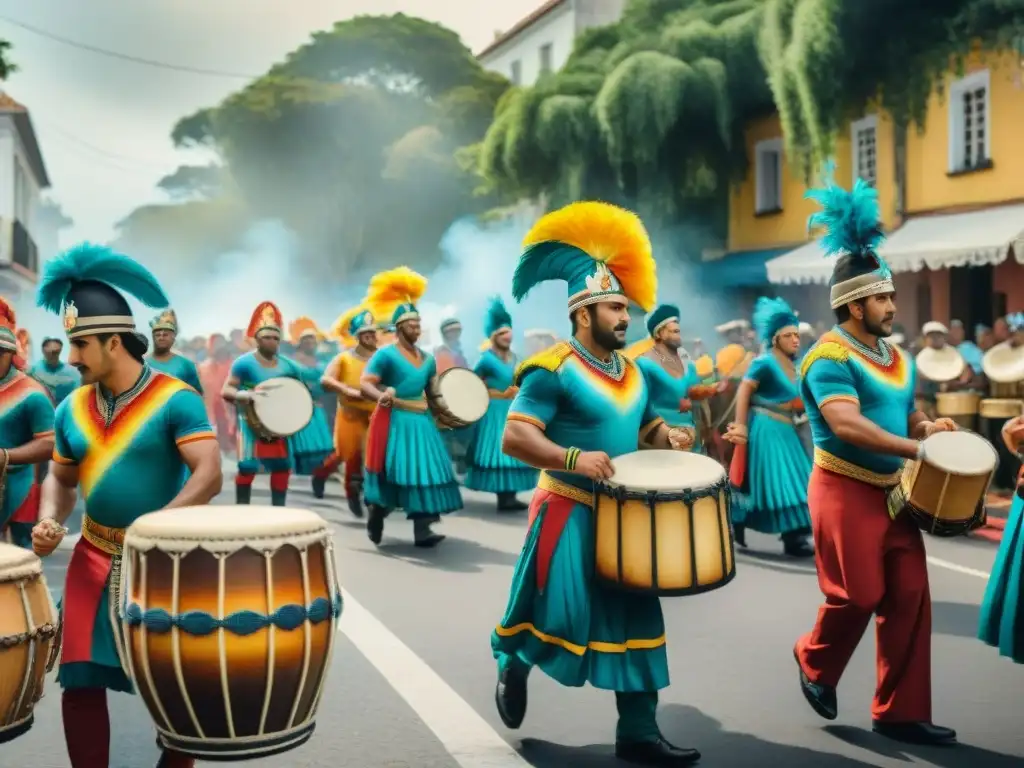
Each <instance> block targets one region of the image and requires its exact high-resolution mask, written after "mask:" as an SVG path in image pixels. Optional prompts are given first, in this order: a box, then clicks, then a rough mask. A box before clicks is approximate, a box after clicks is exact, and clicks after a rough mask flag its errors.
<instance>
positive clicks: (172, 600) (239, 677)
mask: <svg viewBox="0 0 1024 768" xmlns="http://www.w3.org/2000/svg"><path fill="white" fill-rule="evenodd" d="M121 596H122V602H121V607H120V612H121V628H122V633H123V637H124V646H125V649H126V653H125V656H126V662H127V667H128V673H129V675H130V677H131V678H132V680H133V681H134V683H135V686H136V689H137V690H138V692H139V694H140V695H141V697H142V700H143V702H145V705H146V708H147V709H148V710H149V714H150V716H151V717H152V718H153V720H154V721H155V723H156V727H157V733H158V737H159V741H160V743H161V746H164V747H166V748H167V749H170V750H172V751H175V752H180V753H183V754H186V755H191V756H193V757H195V758H197V759H200V760H214V761H236V760H249V759H253V758H257V757H266V756H269V755H276V754H279V753H281V752H286V751H288V750H290V749H294V748H295V747H297V746H299V745H301V744H303V743H305V742H306V741H307V740H308V739H309V737H310V736H311V735H312V733H313V728H314V726H315V722H314V717H315V715H316V710H317V706H318V705H319V703H320V695H321V693H322V692H323V688H324V679H325V677H326V675H327V670H328V669H329V667H330V662H331V654H332V651H333V650H334V645H335V642H336V639H335V638H336V636H337V621H338V617H339V616H340V614H341V593H340V588H339V586H338V576H337V572H336V570H335V563H334V546H333V543H332V540H331V533H330V529H329V528H328V526H327V523H325V522H324V520H323V519H322V518H321V517H320V516H319V515H316V514H314V513H313V512H307V511H305V510H301V509H287V508H282V507H256V506H245V507H224V506H217V507H186V508H183V509H175V510H173V511H170V510H169V511H165V512H153V513H151V514H148V515H143V516H142V517H140V518H139V519H138V520H136V521H135V522H134V523H132V525H131V527H130V528H129V529H128V531H127V532H126V534H125V540H124V560H123V564H122V572H121Z"/></svg>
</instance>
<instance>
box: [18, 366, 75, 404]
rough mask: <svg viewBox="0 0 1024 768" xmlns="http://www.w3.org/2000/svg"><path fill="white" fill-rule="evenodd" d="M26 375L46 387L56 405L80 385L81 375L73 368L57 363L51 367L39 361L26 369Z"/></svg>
mask: <svg viewBox="0 0 1024 768" xmlns="http://www.w3.org/2000/svg"><path fill="white" fill-rule="evenodd" d="M28 375H29V376H31V377H32V378H33V379H35V380H36V381H38V382H39V383H40V384H42V385H43V386H44V387H46V391H47V392H49V393H50V398H51V399H52V400H53V402H54V404H56V405H60V404H61V403H62V402H63V401H64V398H65V397H67V396H68V395H70V394H71V393H72V392H74V391H75V390H76V389H78V388H79V387H80V386H81V385H82V374H80V373H79V372H78V370H77V369H76V368H74V367H73V366H70V365H68V364H67V363H62V362H59V361H58V362H57V365H56V366H51V365H50V364H49V363H47V362H46V361H45V360H40V361H39V362H38V363H36V364H35V365H33V366H32V367H31V368H29V369H28Z"/></svg>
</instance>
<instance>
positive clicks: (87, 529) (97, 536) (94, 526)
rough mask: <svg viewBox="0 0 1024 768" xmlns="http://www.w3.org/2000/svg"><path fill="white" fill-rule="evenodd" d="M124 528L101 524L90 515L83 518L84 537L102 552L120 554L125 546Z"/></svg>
mask: <svg viewBox="0 0 1024 768" xmlns="http://www.w3.org/2000/svg"><path fill="white" fill-rule="evenodd" d="M124 531H125V529H124V528H111V527H110V526H108V525H100V524H99V523H97V522H96V521H95V520H93V519H92V518H91V517H89V516H88V515H85V516H84V517H83V518H82V537H83V538H84V539H85V540H86V541H88V542H89V543H90V544H92V545H93V546H94V547H96V549H98V550H100V551H101V552H106V553H107V554H108V555H120V554H121V552H122V549H123V548H124Z"/></svg>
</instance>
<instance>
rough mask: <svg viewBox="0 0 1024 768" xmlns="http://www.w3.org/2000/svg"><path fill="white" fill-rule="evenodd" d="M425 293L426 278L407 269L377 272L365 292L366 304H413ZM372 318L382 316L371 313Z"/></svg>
mask: <svg viewBox="0 0 1024 768" xmlns="http://www.w3.org/2000/svg"><path fill="white" fill-rule="evenodd" d="M426 292H427V278H425V277H424V276H423V275H421V274H419V273H418V272H413V271H412V270H411V269H409V268H408V267H398V268H396V269H389V270H388V271H386V272H378V273H377V274H376V275H374V276H373V278H371V280H370V287H369V288H368V289H367V291H366V303H367V304H370V305H374V306H376V305H384V306H391V307H397V306H398V305H399V304H415V303H416V302H417V301H419V300H420V299H421V298H422V297H423V294H424V293H426ZM373 316H374V317H382V315H379V314H377V313H376V312H374V313H373Z"/></svg>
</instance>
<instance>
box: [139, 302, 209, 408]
mask: <svg viewBox="0 0 1024 768" xmlns="http://www.w3.org/2000/svg"><path fill="white" fill-rule="evenodd" d="M149 330H150V334H151V335H152V337H153V351H152V353H150V355H149V356H148V357H147V358H146V362H147V363H148V364H149V367H150V368H152V369H153V370H154V371H160V372H161V373H166V374H167V375H168V376H173V377H174V378H176V379H178V380H179V381H184V382H185V383H186V384H188V385H189V386H190V387H192V389H194V390H195V391H196V392H198V393H199V394H203V385H202V384H201V383H200V381H199V371H198V369H197V368H196V364H195V363H194V362H192V361H191V360H189V359H188V358H187V357H185V356H184V355H179V354H178V353H177V352H175V351H174V341H175V339H177V338H178V316H177V315H176V314H175V313H174V310H173V309H170V308H168V309H165V310H164V311H163V312H161V313H160V314H159V315H157V316H156V317H154V318H153V319H152V320H150V321H149Z"/></svg>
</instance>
